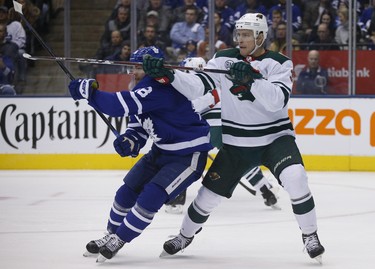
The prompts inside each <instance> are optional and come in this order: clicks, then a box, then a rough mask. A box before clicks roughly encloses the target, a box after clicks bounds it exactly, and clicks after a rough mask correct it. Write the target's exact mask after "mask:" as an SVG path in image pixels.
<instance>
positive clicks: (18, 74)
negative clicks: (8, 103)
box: [0, 6, 27, 93]
mask: <svg viewBox="0 0 375 269" xmlns="http://www.w3.org/2000/svg"><path fill="white" fill-rule="evenodd" d="M0 23H3V24H8V23H9V22H8V8H7V7H6V6H0ZM6 39H7V40H9V41H11V42H12V43H14V44H16V45H17V47H18V53H17V56H16V57H15V58H14V59H13V60H14V69H15V79H14V84H15V85H16V87H17V92H19V93H21V92H22V91H23V87H24V86H25V83H26V72H27V61H26V59H25V58H24V57H23V53H25V48H26V32H25V30H24V28H23V26H22V24H21V23H20V22H19V21H12V22H10V23H9V24H8V25H7V36H6Z"/></svg>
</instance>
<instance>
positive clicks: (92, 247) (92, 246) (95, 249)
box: [83, 234, 110, 257]
mask: <svg viewBox="0 0 375 269" xmlns="http://www.w3.org/2000/svg"><path fill="white" fill-rule="evenodd" d="M109 239H110V234H107V235H105V236H104V237H103V238H100V239H98V240H92V241H90V242H88V243H87V245H86V250H87V251H86V252H85V253H83V256H85V257H89V256H92V255H96V254H98V253H99V249H100V248H101V247H102V246H104V245H105V244H106V243H107V242H108V241H109Z"/></svg>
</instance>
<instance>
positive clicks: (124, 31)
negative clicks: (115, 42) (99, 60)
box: [100, 6, 130, 56]
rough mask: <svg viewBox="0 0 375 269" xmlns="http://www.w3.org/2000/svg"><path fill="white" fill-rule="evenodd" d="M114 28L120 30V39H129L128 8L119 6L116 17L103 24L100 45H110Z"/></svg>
mask: <svg viewBox="0 0 375 269" xmlns="http://www.w3.org/2000/svg"><path fill="white" fill-rule="evenodd" d="M116 30H117V31H119V32H120V34H121V36H122V40H130V10H129V9H128V8H125V7H122V6H121V7H119V8H118V10H117V17H116V18H115V19H113V20H109V21H108V22H107V23H106V24H105V29H104V33H103V35H102V37H101V40H100V45H101V47H107V46H109V45H110V43H111V39H112V37H111V35H112V32H113V31H116ZM120 43H121V42H120ZM107 56H108V55H107Z"/></svg>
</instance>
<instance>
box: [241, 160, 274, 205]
mask: <svg viewBox="0 0 375 269" xmlns="http://www.w3.org/2000/svg"><path fill="white" fill-rule="evenodd" d="M242 178H244V179H245V180H247V181H248V182H249V183H250V184H251V186H253V188H254V189H255V190H256V191H257V192H260V193H261V194H262V197H263V200H264V204H265V205H266V206H275V204H276V203H277V198H276V195H275V193H273V192H272V185H271V183H270V182H269V181H268V179H267V178H266V177H265V176H264V174H263V172H262V170H261V169H260V167H259V166H257V167H254V168H253V169H251V170H249V171H248V172H246V174H245V175H244V176H243V177H242Z"/></svg>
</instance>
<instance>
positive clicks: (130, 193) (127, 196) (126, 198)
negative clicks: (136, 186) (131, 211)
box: [115, 183, 138, 208]
mask: <svg viewBox="0 0 375 269" xmlns="http://www.w3.org/2000/svg"><path fill="white" fill-rule="evenodd" d="M137 198H138V194H137V193H136V192H135V191H134V190H133V189H131V188H130V187H129V186H128V185H127V184H126V183H124V184H123V185H122V186H121V187H120V188H119V189H118V190H117V192H116V195H115V202H116V203H117V204H118V205H120V206H121V207H124V208H132V207H133V206H134V205H135V201H136V200H137Z"/></svg>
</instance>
